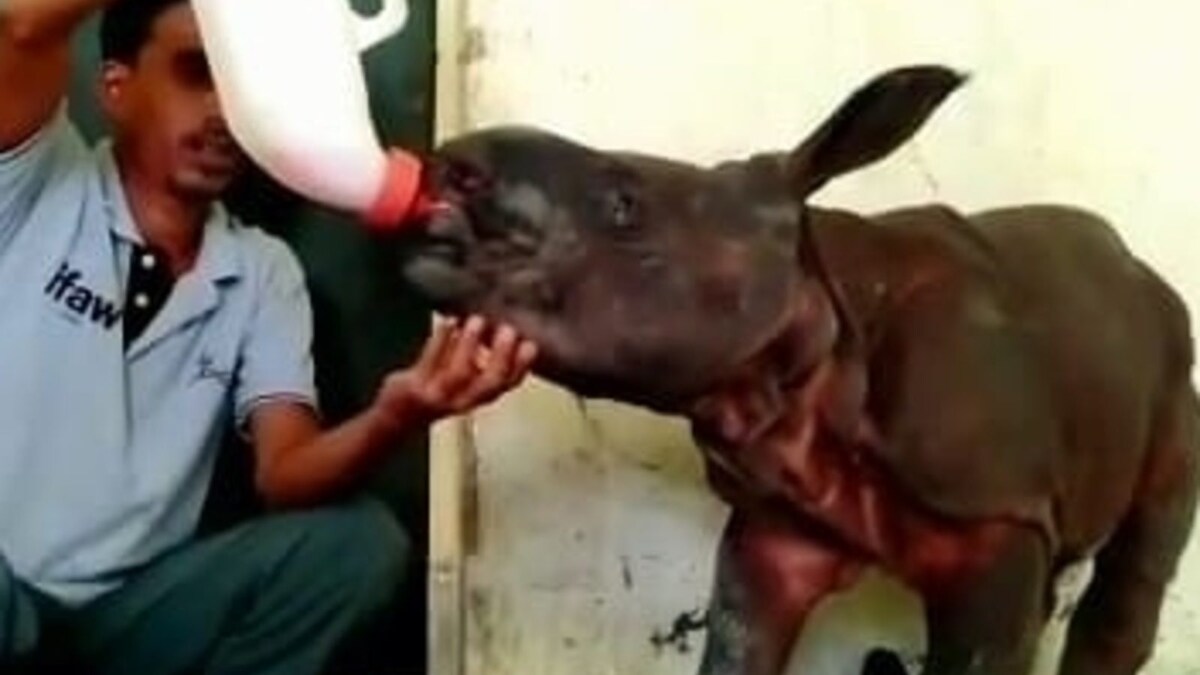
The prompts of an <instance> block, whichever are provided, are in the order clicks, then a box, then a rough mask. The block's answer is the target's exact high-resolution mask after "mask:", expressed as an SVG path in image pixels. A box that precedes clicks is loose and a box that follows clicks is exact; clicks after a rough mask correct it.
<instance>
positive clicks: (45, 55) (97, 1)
mask: <svg viewBox="0 0 1200 675" xmlns="http://www.w3.org/2000/svg"><path fill="white" fill-rule="evenodd" d="M110 2H112V0H0V101H3V102H4V104H3V105H0V152H6V151H9V150H12V149H14V148H16V147H17V146H18V145H20V144H21V143H22V142H23V141H25V140H26V139H27V138H29V137H30V136H32V135H33V134H34V133H35V132H37V131H38V130H39V129H41V128H42V127H43V126H45V125H46V124H47V123H48V122H49V121H50V118H51V117H52V116H53V115H54V113H55V111H56V110H57V108H58V105H59V103H60V102H61V101H62V99H63V96H64V95H65V94H66V91H67V83H68V80H69V77H70V63H71V49H70V45H71V36H72V35H73V33H74V32H75V29H76V28H77V27H78V26H79V25H80V24H81V23H82V22H83V20H84V19H86V18H87V17H88V16H89V15H90V14H91V13H92V12H94V11H97V10H99V9H100V8H102V7H104V6H105V5H108V4H109V3H110Z"/></svg>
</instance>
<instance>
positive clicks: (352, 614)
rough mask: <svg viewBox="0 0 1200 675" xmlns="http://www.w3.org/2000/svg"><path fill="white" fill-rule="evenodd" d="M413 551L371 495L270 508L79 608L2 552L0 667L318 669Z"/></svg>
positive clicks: (295, 673) (385, 592) (145, 671)
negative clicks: (38, 584)
mask: <svg viewBox="0 0 1200 675" xmlns="http://www.w3.org/2000/svg"><path fill="white" fill-rule="evenodd" d="M409 550H410V547H409V542H408V539H407V538H406V537H405V535H404V534H403V532H402V530H401V529H400V527H399V525H398V524H397V523H396V522H395V521H394V520H393V518H392V516H391V514H390V513H389V512H388V511H387V510H386V509H385V508H384V507H383V506H382V505H380V504H377V503H375V502H373V501H358V502H354V503H352V504H346V505H340V506H334V507H327V508H322V509H317V510H312V511H306V512H295V513H286V514H277V515H270V516H267V517H264V518H261V519H258V520H255V521H253V522H250V523H247V524H245V525H242V526H240V527H237V528H235V529H231V530H229V531H228V532H225V533H222V534H219V535H217V536H214V537H212V538H209V539H206V540H201V541H198V542H195V543H193V544H189V545H187V546H184V547H182V548H181V549H179V550H178V551H176V552H173V553H170V554H168V555H166V556H164V557H163V558H162V559H161V560H158V561H156V562H155V563H153V564H152V565H150V566H148V567H147V568H146V569H144V570H143V571H141V572H140V573H138V574H136V575H135V576H134V577H133V578H132V579H131V580H130V581H128V582H127V583H126V584H125V585H123V586H122V587H121V588H119V589H117V590H115V591H113V592H111V593H108V594H106V595H103V596H101V597H100V598H98V599H96V600H94V601H92V602H91V603H89V604H86V605H84V606H82V607H79V608H72V609H67V608H65V607H63V606H61V605H59V604H57V603H55V602H54V601H53V600H51V599H50V598H48V597H46V596H45V595H43V594H41V593H39V592H37V591H36V590H35V589H33V588H30V587H29V586H27V585H26V584H24V583H22V582H21V581H20V580H18V579H16V578H15V577H14V576H13V574H12V571H11V569H10V568H9V566H8V564H7V563H6V562H5V561H4V558H3V556H2V555H0V672H5V673H7V672H25V671H31V670H32V668H33V666H34V665H35V664H40V665H39V667H38V670H37V672H42V669H43V668H45V667H46V664H47V663H51V664H54V665H55V666H57V667H58V668H62V667H67V668H69V669H70V671H71V672H80V673H96V674H104V675H108V674H112V675H117V674H125V673H129V674H130V675H135V674H136V675H176V674H180V675H182V674H183V673H208V674H218V673H219V674H221V675H232V674H234V673H239V674H240V673H247V674H249V673H254V674H256V675H285V674H286V675H310V674H311V675H317V674H318V673H322V672H324V671H325V668H326V666H327V664H328V662H329V660H330V658H331V656H332V655H333V654H334V653H335V652H336V650H337V649H338V648H339V647H340V646H341V643H342V642H343V641H344V640H345V639H346V638H347V637H348V636H349V635H350V634H351V633H352V632H353V631H355V630H356V629H358V628H361V627H363V625H364V624H365V623H366V622H367V621H369V620H370V619H372V618H374V617H375V616H376V615H377V614H379V613H380V612H381V611H382V610H384V609H385V607H386V606H387V604H388V603H389V602H390V601H391V600H392V599H393V598H394V597H395V593H396V591H397V590H398V588H399V587H400V584H401V582H402V579H403V576H404V572H405V570H406V565H407V562H408V560H407V559H408V554H409ZM64 660H65V662H66V663H68V664H72V665H68V666H64V664H63V663H62V662H63V661H64ZM76 664H77V665H76ZM55 671H57V668H56V669H55Z"/></svg>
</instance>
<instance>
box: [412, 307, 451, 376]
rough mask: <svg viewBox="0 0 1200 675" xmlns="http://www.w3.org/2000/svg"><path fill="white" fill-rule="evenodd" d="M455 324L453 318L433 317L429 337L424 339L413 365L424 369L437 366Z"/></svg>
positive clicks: (428, 369) (448, 342)
mask: <svg viewBox="0 0 1200 675" xmlns="http://www.w3.org/2000/svg"><path fill="white" fill-rule="evenodd" d="M456 325H457V322H456V321H455V320H454V319H447V318H442V317H437V318H435V319H434V321H433V330H432V332H431V333H430V335H429V338H428V339H426V340H425V345H424V347H422V348H421V354H420V356H418V357H417V362H416V364H414V367H416V368H420V369H422V370H424V371H430V370H433V369H435V368H437V364H438V363H439V362H440V361H441V359H442V355H443V352H445V351H446V346H447V345H449V344H450V336H451V335H452V334H453V333H454V330H455V327H456Z"/></svg>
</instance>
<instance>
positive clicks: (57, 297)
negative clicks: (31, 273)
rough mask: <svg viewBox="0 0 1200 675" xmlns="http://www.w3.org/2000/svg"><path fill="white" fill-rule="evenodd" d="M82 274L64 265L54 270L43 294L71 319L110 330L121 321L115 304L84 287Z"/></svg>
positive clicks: (119, 312) (118, 309)
mask: <svg viewBox="0 0 1200 675" xmlns="http://www.w3.org/2000/svg"><path fill="white" fill-rule="evenodd" d="M83 282H84V280H83V273H82V272H80V271H79V270H77V269H73V268H72V267H71V266H70V265H68V264H67V263H65V262H64V263H62V264H61V265H59V266H58V271H57V272H55V273H54V276H52V277H50V282H49V283H47V284H46V288H45V289H44V290H43V292H44V293H45V294H46V296H47V297H49V298H50V299H51V300H53V301H54V302H56V303H58V304H60V305H62V306H64V307H66V308H67V309H69V310H71V312H73V313H74V314H75V316H77V317H79V318H81V319H84V320H86V321H90V322H91V323H93V324H95V325H97V326H101V327H103V328H104V330H111V329H112V327H113V326H115V325H117V321H119V320H120V318H121V308H120V307H119V306H117V303H116V302H114V301H112V300H109V299H108V298H105V297H104V296H102V295H100V294H99V293H97V292H96V291H94V290H92V289H90V288H88V287H87V286H85V285H84V283H83Z"/></svg>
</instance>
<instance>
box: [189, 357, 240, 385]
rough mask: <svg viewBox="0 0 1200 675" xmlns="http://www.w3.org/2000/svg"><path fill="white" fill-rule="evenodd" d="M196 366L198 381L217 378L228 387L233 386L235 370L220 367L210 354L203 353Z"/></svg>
mask: <svg viewBox="0 0 1200 675" xmlns="http://www.w3.org/2000/svg"><path fill="white" fill-rule="evenodd" d="M196 366H197V368H196V381H200V380H216V381H217V382H220V383H221V384H222V385H224V386H226V387H229V386H232V384H233V371H232V370H228V369H223V368H218V367H217V364H216V361H215V360H214V359H213V357H212V356H210V355H208V354H201V355H200V360H199V361H197V363H196Z"/></svg>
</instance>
